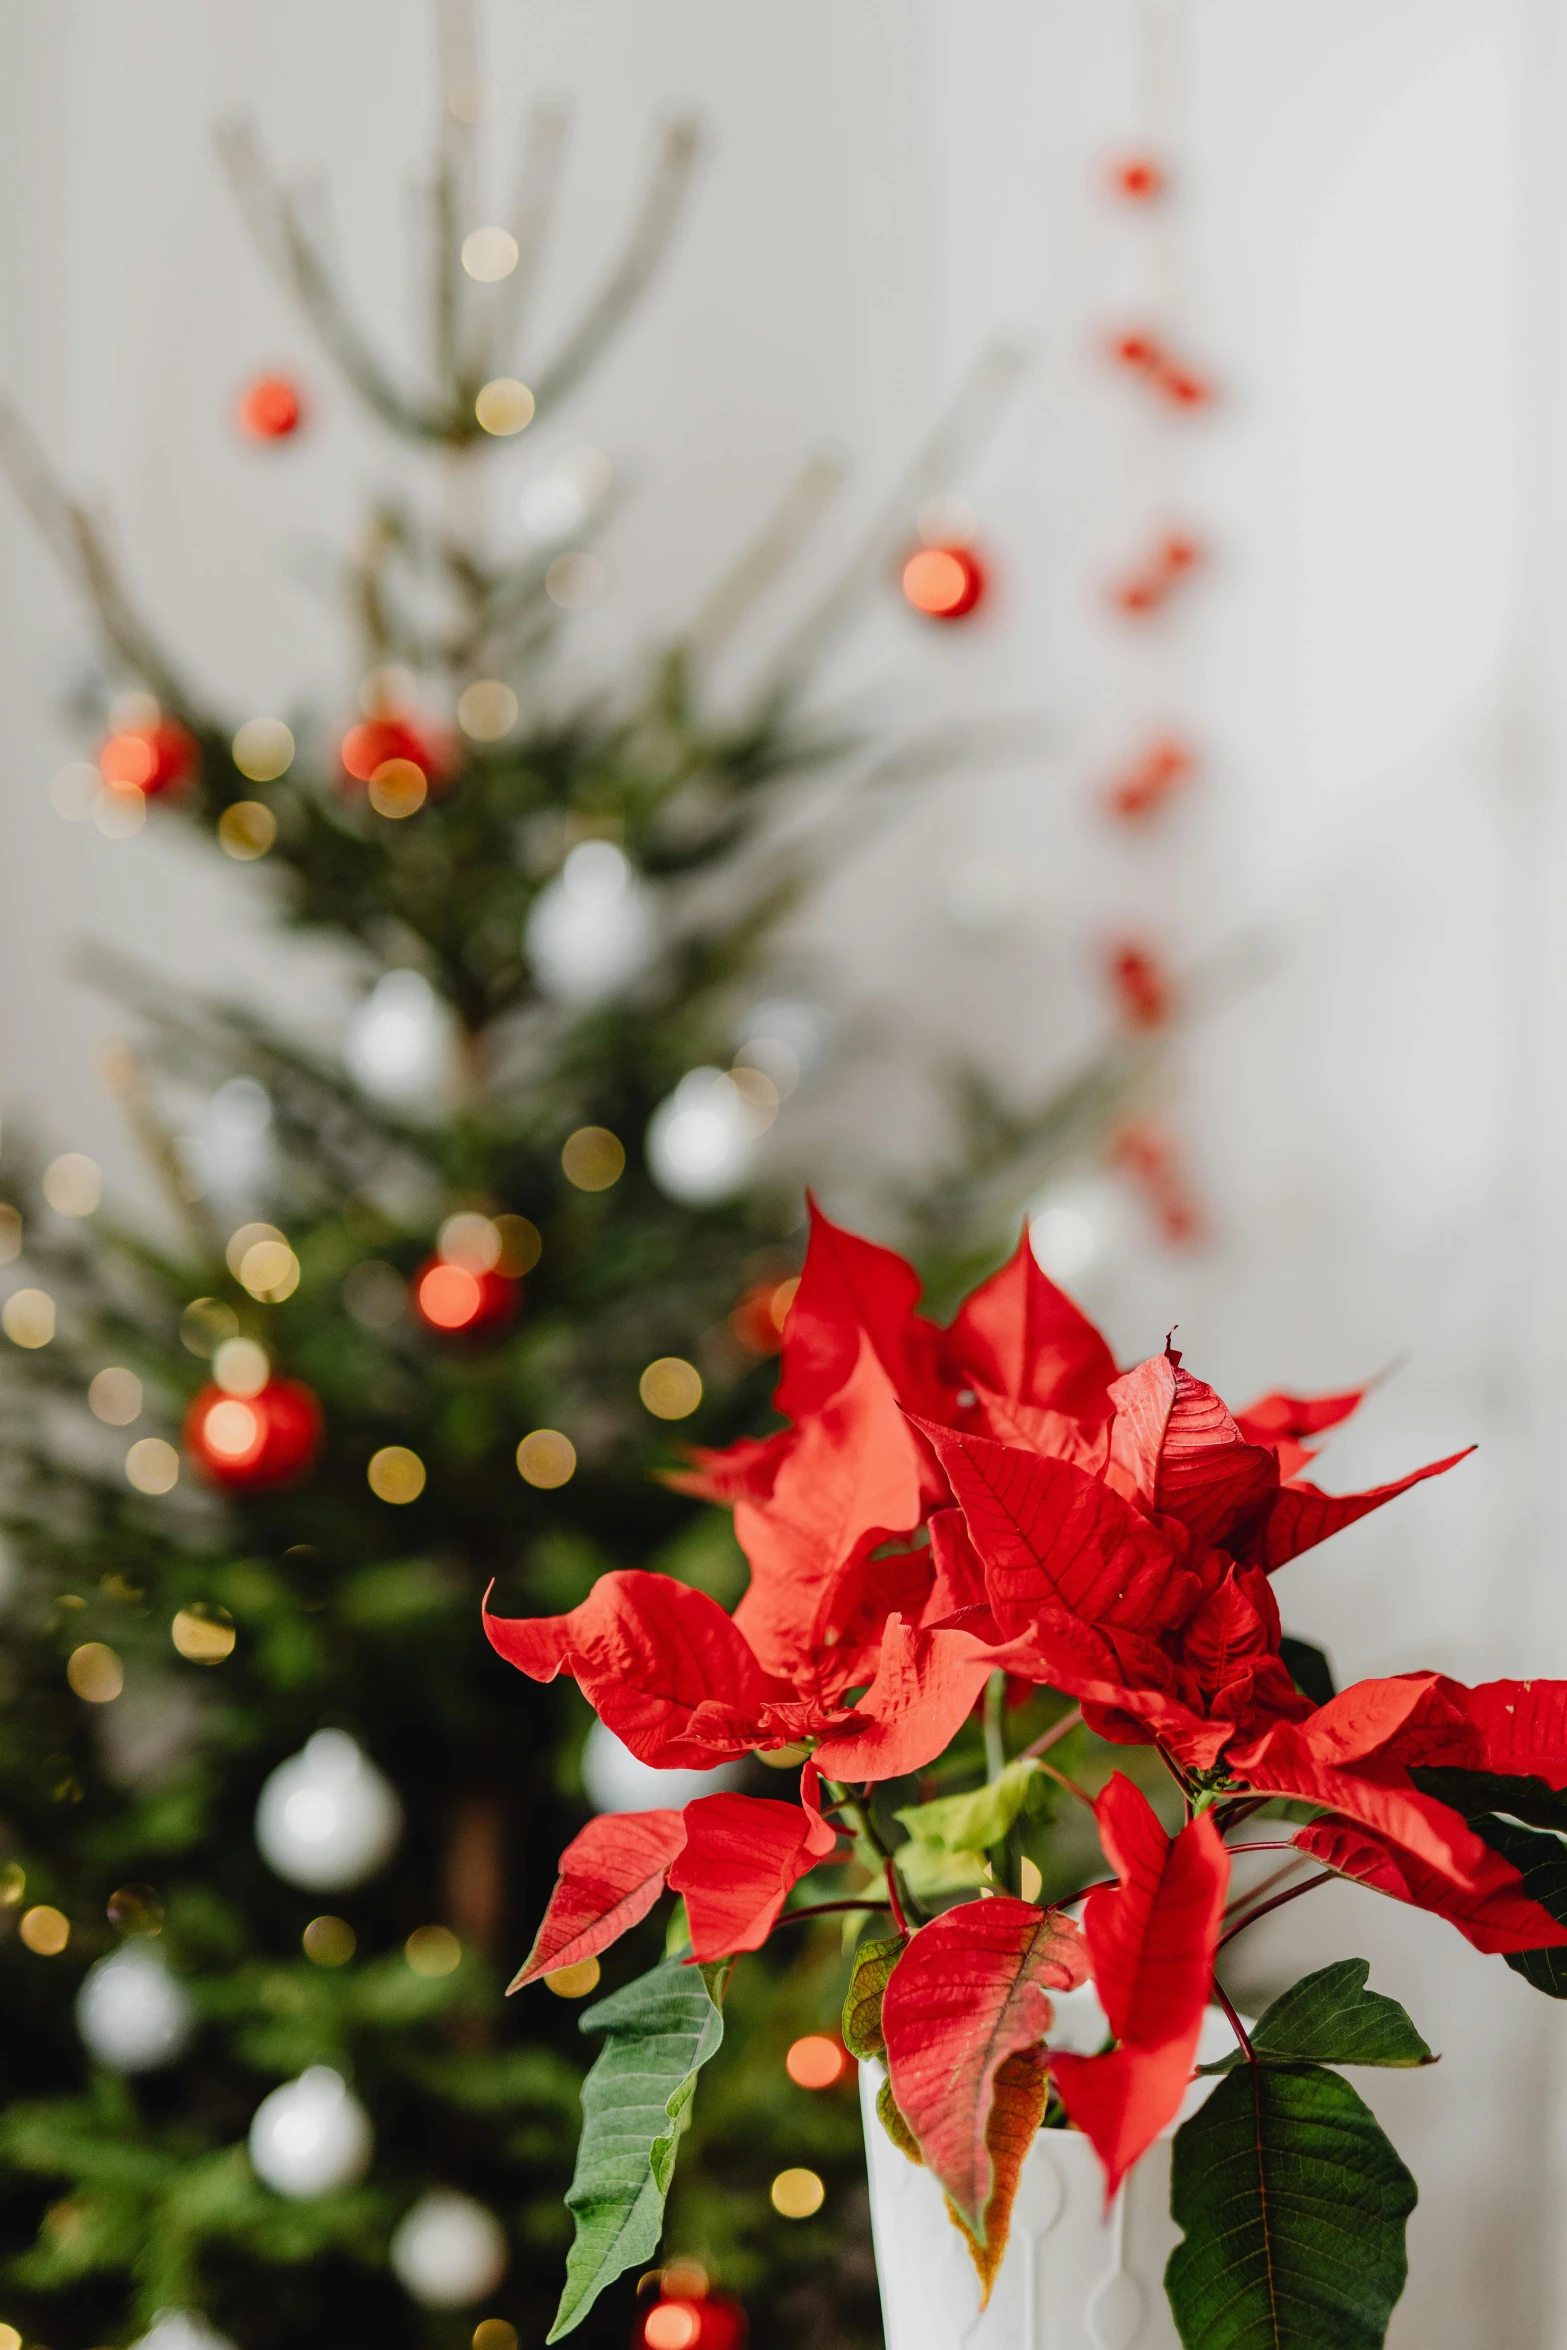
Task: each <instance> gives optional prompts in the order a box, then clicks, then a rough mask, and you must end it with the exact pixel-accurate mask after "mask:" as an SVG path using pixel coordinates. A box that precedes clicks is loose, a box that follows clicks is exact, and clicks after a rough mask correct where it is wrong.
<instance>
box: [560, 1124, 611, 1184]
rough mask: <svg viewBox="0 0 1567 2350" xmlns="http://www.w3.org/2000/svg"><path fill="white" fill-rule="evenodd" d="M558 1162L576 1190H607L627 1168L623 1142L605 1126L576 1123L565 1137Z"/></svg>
mask: <svg viewBox="0 0 1567 2350" xmlns="http://www.w3.org/2000/svg"><path fill="white" fill-rule="evenodd" d="M560 1163H561V1167H562V1170H563V1171H564V1174H565V1177H566V1181H567V1182H568V1183H574V1184H575V1185H576V1187H577V1189H578V1191H608V1189H609V1187H610V1185H611V1184H612V1183H618V1182H619V1181H620V1178H621V1176H622V1175H623V1174H624V1173H625V1171H626V1151H625V1145H624V1144H623V1143H622V1142H621V1140H620V1138H619V1136H618V1135H615V1134H611V1133H610V1131H609V1128H608V1127H607V1126H579V1127H578V1128H577V1131H576V1133H575V1134H572V1135H568V1136H567V1138H566V1143H565V1147H564V1148H563V1150H562V1151H561V1154H560Z"/></svg>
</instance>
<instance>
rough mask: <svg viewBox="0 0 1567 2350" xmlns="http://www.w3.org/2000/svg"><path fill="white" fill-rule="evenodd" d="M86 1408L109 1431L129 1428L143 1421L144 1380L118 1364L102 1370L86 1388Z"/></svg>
mask: <svg viewBox="0 0 1567 2350" xmlns="http://www.w3.org/2000/svg"><path fill="white" fill-rule="evenodd" d="M87 1408H88V1410H89V1411H90V1412H91V1413H92V1415H93V1417H94V1419H95V1420H102V1422H103V1424H104V1426H105V1427H106V1428H128V1427H129V1426H130V1424H131V1422H132V1421H133V1420H139V1419H140V1418H141V1381H140V1380H139V1379H138V1378H137V1376H136V1374H135V1372H134V1371H127V1370H124V1369H122V1368H121V1366H120V1365H119V1364H118V1363H115V1364H112V1365H111V1366H110V1367H109V1369H107V1370H104V1371H99V1372H98V1373H97V1374H96V1375H95V1376H94V1378H93V1380H92V1382H91V1384H90V1385H89V1387H88V1389H87Z"/></svg>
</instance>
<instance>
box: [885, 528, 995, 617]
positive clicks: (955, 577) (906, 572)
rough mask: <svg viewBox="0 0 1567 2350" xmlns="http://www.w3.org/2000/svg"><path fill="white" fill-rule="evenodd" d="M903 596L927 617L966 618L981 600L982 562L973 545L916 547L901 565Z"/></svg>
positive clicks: (983, 583)
mask: <svg viewBox="0 0 1567 2350" xmlns="http://www.w3.org/2000/svg"><path fill="white" fill-rule="evenodd" d="M901 584H902V587H903V594H904V599H905V601H906V602H907V603H909V604H910V605H911V606H912V607H913V609H914V610H915V611H916V612H919V613H922V614H923V615H924V617H925V618H926V619H927V620H966V619H967V618H968V616H969V614H970V613H971V612H973V611H975V610H976V609H977V608H978V606H979V605H980V603H981V602H982V601H983V600H984V595H985V590H986V586H987V582H986V578H985V571H984V566H983V565H982V564H981V562H980V560H979V557H978V556H977V555H976V554H975V552H974V550H973V548H972V547H957V546H941V547H916V548H915V550H914V552H913V554H912V555H910V556H908V557H907V558H906V560H905V562H904V565H903V573H902V582H901Z"/></svg>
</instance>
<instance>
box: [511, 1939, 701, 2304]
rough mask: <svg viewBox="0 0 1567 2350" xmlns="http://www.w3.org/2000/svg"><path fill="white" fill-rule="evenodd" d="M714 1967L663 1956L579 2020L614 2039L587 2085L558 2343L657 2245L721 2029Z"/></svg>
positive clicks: (569, 2201)
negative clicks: (703, 2073)
mask: <svg viewBox="0 0 1567 2350" xmlns="http://www.w3.org/2000/svg"><path fill="white" fill-rule="evenodd" d="M709 1971H710V1970H708V1969H706V1968H702V1967H694V1966H684V1965H682V1964H681V1963H680V1961H679V1960H678V1959H675V1960H671V1959H665V1960H663V1961H662V1962H661V1964H660V1965H658V1966H656V1967H654V1968H653V1970H652V1972H651V1973H650V1974H646V1975H642V1976H640V1977H639V1978H638V1980H637V1981H636V1982H634V1983H628V1984H627V1985H626V1986H625V1988H624V1990H621V1991H616V1992H613V1993H612V1994H611V1995H610V1997H609V1998H608V1999H600V2000H599V2001H597V2002H596V2004H595V2005H594V2006H592V2007H590V2008H589V2009H588V2010H587V2012H586V2014H585V2015H584V2016H583V2017H582V2019H581V2027H582V2029H583V2031H585V2032H604V2033H606V2034H607V2035H608V2037H607V2039H606V2041H605V2044H604V2046H603V2048H602V2049H601V2050H600V2052H599V2055H598V2057H597V2059H596V2060H595V2062H594V2065H593V2069H592V2071H591V2072H590V2073H589V2074H588V2077H587V2079H586V2080H585V2081H584V2082H583V2084H582V2142H581V2144H580V2145H579V2147H578V2148H577V2168H576V2175H575V2176H574V2178H573V2179H572V2182H571V2189H570V2192H569V2193H568V2195H567V2197H566V2203H567V2207H568V2209H569V2210H570V2212H571V2214H572V2217H573V2219H574V2221H575V2223H576V2239H575V2241H574V2243H573V2244H572V2247H571V2251H570V2253H569V2255H568V2256H567V2261H566V2289H565V2291H564V2292H563V2293H562V2295H561V2299H560V2307H559V2309H558V2310H557V2311H556V2313H555V2323H554V2325H553V2326H552V2327H551V2328H550V2331H549V2334H548V2336H547V2337H546V2338H547V2339H548V2340H549V2341H551V2342H555V2341H558V2340H559V2339H560V2337H561V2335H562V2334H567V2333H570V2331H571V2329H572V2327H573V2326H574V2325H577V2324H579V2323H580V2321H581V2320H582V2319H583V2318H584V2317H585V2316H586V2315H587V2313H588V2311H589V2310H590V2309H591V2308H592V2306H593V2303H594V2302H595V2301H596V2300H597V2299H598V2296H599V2294H600V2293H602V2291H603V2290H604V2287H605V2286H606V2285H607V2284H610V2283H611V2282H612V2281H613V2280H614V2278H616V2277H618V2276H619V2275H620V2273H621V2271H622V2270H623V2269H627V2268H635V2267H637V2266H639V2265H640V2264H641V2263H642V2262H644V2261H647V2260H650V2259H651V2258H652V2256H653V2254H654V2252H655V2251H656V2250H657V2249H658V2239H659V2235H660V2232H661V2231H662V2228H663V2224H664V2198H665V2196H666V2195H667V2194H668V2192H669V2182H670V2179H671V2177H672V2176H673V2174H674V2168H675V2152H676V2148H677V2147H678V2145H679V2142H680V2133H681V2131H682V2130H683V2129H684V2128H685V2126H686V2123H687V2121H688V2120H689V2118H690V2112H691V2100H692V2098H693V2097H694V2096H695V2094H696V2076H697V2072H698V2069H699V2068H700V2067H701V2066H702V2065H704V2064H706V2062H707V2060H708V2058H709V2057H710V2056H711V2055H712V2054H713V2052H714V2050H715V2049H716V2048H717V2047H718V2044H719V2042H720V2041H721V2040H722V2038H723V2036H724V2019H723V2017H722V2015H721V2014H720V2012H719V2009H718V2007H717V2005H716V2003H715V2001H714V1999H713V1995H712V1990H711V1988H710V1986H709V1983H708V1981H707V1975H708V1973H709ZM712 1971H714V1972H715V1973H716V1972H719V1971H721V1970H712Z"/></svg>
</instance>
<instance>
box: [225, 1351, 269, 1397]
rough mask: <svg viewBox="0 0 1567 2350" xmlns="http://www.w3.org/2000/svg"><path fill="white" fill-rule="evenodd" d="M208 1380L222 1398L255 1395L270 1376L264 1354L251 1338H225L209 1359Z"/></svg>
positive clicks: (265, 1354)
mask: <svg viewBox="0 0 1567 2350" xmlns="http://www.w3.org/2000/svg"><path fill="white" fill-rule="evenodd" d="M212 1376H213V1380H214V1382H215V1384H216V1385H217V1386H219V1387H221V1388H222V1390H223V1392H224V1394H225V1395H247V1396H248V1395H259V1394H260V1393H261V1390H262V1389H263V1387H265V1385H266V1383H267V1381H268V1380H269V1379H270V1378H271V1376H272V1366H271V1364H270V1363H269V1362H268V1360H267V1350H266V1348H265V1347H264V1346H258V1345H257V1344H256V1341H255V1340H254V1339H253V1338H225V1339H224V1341H223V1344H222V1345H221V1346H220V1347H219V1348H218V1349H217V1351H216V1352H215V1353H214V1355H213V1357H212Z"/></svg>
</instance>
